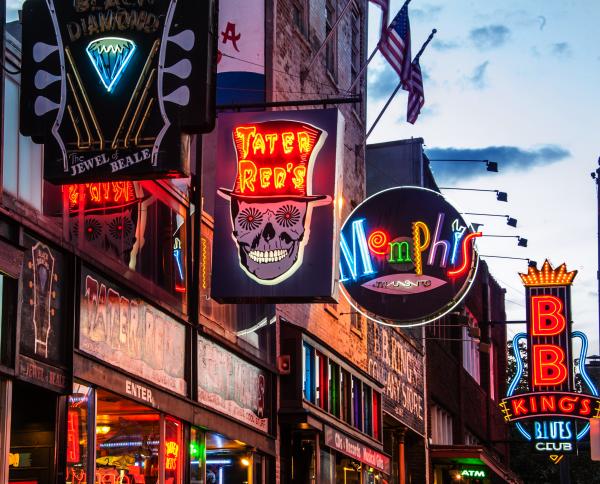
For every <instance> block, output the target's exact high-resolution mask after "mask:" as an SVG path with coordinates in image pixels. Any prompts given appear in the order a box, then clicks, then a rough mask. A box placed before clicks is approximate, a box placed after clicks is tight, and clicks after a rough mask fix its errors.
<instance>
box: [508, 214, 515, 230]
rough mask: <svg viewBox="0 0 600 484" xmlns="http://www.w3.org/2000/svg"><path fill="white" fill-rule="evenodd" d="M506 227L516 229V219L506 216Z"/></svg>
mask: <svg viewBox="0 0 600 484" xmlns="http://www.w3.org/2000/svg"><path fill="white" fill-rule="evenodd" d="M506 225H509V226H510V227H516V226H517V219H516V218H512V217H509V216H508V215H507V216H506Z"/></svg>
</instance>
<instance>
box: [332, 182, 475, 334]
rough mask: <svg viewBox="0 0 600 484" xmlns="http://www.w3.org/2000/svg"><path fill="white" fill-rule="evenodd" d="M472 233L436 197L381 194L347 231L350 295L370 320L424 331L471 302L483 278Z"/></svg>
mask: <svg viewBox="0 0 600 484" xmlns="http://www.w3.org/2000/svg"><path fill="white" fill-rule="evenodd" d="M481 235H482V234H481V233H479V232H474V231H473V230H472V229H471V228H470V227H469V225H468V224H467V223H466V222H465V220H464V219H463V217H462V216H461V214H460V213H459V212H458V211H457V210H456V209H455V208H454V207H453V206H452V205H451V204H450V203H448V201H446V199H445V198H444V197H443V196H442V195H441V194H440V193H438V192H434V191H432V190H428V189H425V188H420V187H398V188H391V189H389V190H384V191H382V192H379V193H377V194H375V195H373V196H371V197H369V198H368V199H367V200H365V201H364V202H363V203H361V204H360V205H359V206H358V207H356V209H355V210H354V211H353V212H352V214H351V215H350V217H348V219H347V220H346V222H345V223H344V226H343V227H342V233H341V238H340V249H341V251H340V252H341V255H340V274H341V278H340V280H341V282H342V286H343V291H344V294H346V295H347V296H349V300H350V303H351V304H352V305H353V306H354V307H355V309H356V310H357V311H359V312H361V313H362V314H363V315H365V316H366V317H367V318H369V319H371V320H372V321H376V322H383V323H384V324H391V325H397V326H403V325H406V326H410V325H416V324H424V323H427V322H429V321H432V320H433V319H436V318H438V317H440V316H442V315H443V314H446V313H447V312H449V311H450V310H452V308H454V307H455V306H456V305H457V304H458V303H459V302H460V301H461V300H462V298H463V297H464V296H465V295H466V293H467V292H468V290H469V288H470V287H471V284H472V282H473V279H474V278H475V273H476V271H477V263H478V255H477V251H476V250H475V248H474V241H475V239H476V238H477V237H480V236H481Z"/></svg>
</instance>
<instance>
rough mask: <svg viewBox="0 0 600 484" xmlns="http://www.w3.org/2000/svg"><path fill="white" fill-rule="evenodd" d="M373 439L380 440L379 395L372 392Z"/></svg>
mask: <svg viewBox="0 0 600 484" xmlns="http://www.w3.org/2000/svg"><path fill="white" fill-rule="evenodd" d="M373 438H374V439H375V440H381V393H379V392H375V391H374V392H373Z"/></svg>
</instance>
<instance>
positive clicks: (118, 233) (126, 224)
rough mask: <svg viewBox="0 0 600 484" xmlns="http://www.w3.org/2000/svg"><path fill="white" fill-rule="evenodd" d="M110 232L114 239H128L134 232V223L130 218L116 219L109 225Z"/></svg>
mask: <svg viewBox="0 0 600 484" xmlns="http://www.w3.org/2000/svg"><path fill="white" fill-rule="evenodd" d="M108 231H109V233H110V235H111V237H112V238H113V239H122V238H128V237H129V236H130V235H131V232H132V231H133V223H132V222H131V220H130V219H129V218H123V217H116V218H114V219H113V220H112V221H111V222H110V224H109V225H108Z"/></svg>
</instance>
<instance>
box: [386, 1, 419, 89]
mask: <svg viewBox="0 0 600 484" xmlns="http://www.w3.org/2000/svg"><path fill="white" fill-rule="evenodd" d="M379 50H380V52H381V53H382V54H383V56H384V57H385V58H386V59H387V61H388V62H389V63H390V65H391V66H392V67H393V69H394V70H395V71H396V72H397V73H398V75H399V76H400V80H401V81H402V86H403V87H404V89H405V90H408V84H409V81H410V67H411V63H410V24H409V22H408V5H407V4H404V6H403V7H402V8H401V9H400V11H399V12H398V13H397V14H396V16H395V17H394V20H393V21H392V23H391V24H390V26H389V28H387V29H386V30H385V31H384V32H383V33H382V35H381V40H380V41H379Z"/></svg>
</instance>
